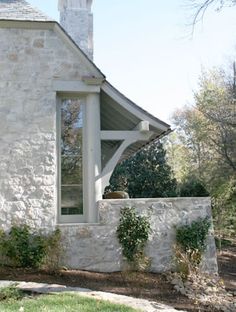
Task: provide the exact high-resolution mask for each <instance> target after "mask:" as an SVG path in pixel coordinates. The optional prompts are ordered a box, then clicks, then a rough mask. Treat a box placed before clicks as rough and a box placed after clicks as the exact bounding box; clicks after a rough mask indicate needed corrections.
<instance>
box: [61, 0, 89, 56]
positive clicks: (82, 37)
mask: <svg viewBox="0 0 236 312" xmlns="http://www.w3.org/2000/svg"><path fill="white" fill-rule="evenodd" d="M92 1H93V0H59V2H58V9H59V11H60V23H61V26H62V27H63V28H64V29H65V30H66V32H67V33H68V34H69V35H70V36H71V38H72V39H73V40H74V41H75V42H76V43H77V44H78V46H79V47H80V48H81V49H82V50H83V51H84V53H85V54H86V55H87V56H88V57H89V58H90V59H91V60H93V14H92V12H91V6H92Z"/></svg>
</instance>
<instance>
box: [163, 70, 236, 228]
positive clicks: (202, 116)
mask: <svg viewBox="0 0 236 312" xmlns="http://www.w3.org/2000/svg"><path fill="white" fill-rule="evenodd" d="M235 73H236V70H235V65H233V75H229V74H228V72H227V71H225V70H223V69H214V70H211V71H208V72H203V73H202V77H201V79H200V83H199V88H198V90H197V91H196V92H195V95H194V96H195V105H194V106H192V107H189V106H188V107H185V108H183V109H182V110H178V111H177V112H176V113H175V114H174V116H173V121H174V124H175V126H176V136H177V139H175V142H176V143H177V145H179V146H180V147H181V148H180V147H179V148H178V151H181V153H179V154H178V153H177V154H176V153H175V154H174V153H173V151H172V149H173V147H172V145H173V144H172V142H168V144H167V145H166V146H167V156H168V160H169V162H170V163H176V162H177V163H180V165H175V167H174V170H175V175H176V176H177V177H178V182H180V183H181V185H182V187H183V186H184V184H185V185H186V187H185V190H188V191H190V190H191V185H192V187H193V186H194V184H195V191H196V190H197V189H199V190H200V188H199V185H198V183H196V182H197V181H198V182H200V183H201V184H202V185H203V186H204V187H205V188H206V189H207V191H208V192H209V193H210V195H211V196H212V197H213V198H214V203H215V204H214V211H215V220H218V219H219V220H218V221H219V222H218V223H219V224H224V225H225V226H226V227H227V226H229V225H230V224H231V225H230V226H231V228H234V229H236V219H235V213H233V212H235V210H236V199H235V197H236V196H235V194H236V190H235V174H236V152H235V151H236V79H235V77H236V74H235ZM175 149H177V147H175ZM183 163H184V164H183ZM193 177H194V180H195V181H193ZM182 191H183V189H182ZM182 195H183V194H182ZM191 195H192V196H194V194H191ZM223 212H224V213H223ZM232 215H234V217H233V219H232V218H231V221H230V223H229V216H232ZM219 216H220V218H219Z"/></svg>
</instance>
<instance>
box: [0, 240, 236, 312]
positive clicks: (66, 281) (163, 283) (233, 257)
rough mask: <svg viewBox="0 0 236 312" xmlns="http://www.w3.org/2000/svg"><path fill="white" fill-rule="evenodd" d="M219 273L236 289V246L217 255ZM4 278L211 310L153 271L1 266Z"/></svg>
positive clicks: (194, 311) (177, 306) (193, 309)
mask: <svg viewBox="0 0 236 312" xmlns="http://www.w3.org/2000/svg"><path fill="white" fill-rule="evenodd" d="M218 264H219V273H220V275H221V277H222V278H223V279H224V281H225V285H226V287H227V288H228V289H229V290H231V291H235V292H236V246H233V247H230V248H228V249H227V250H224V251H223V252H222V253H221V254H219V255H218ZM0 279H1V280H15V281H30V282H40V283H50V284H62V285H67V286H73V287H82V288H89V289H92V290H99V291H106V292H113V293H116V294H122V295H128V296H134V297H139V298H144V299H150V300H154V301H157V302H160V303H165V304H167V305H171V306H173V307H174V308H176V309H181V310H185V311H191V312H197V311H209V310H207V309H205V308H203V307H199V306H196V305H195V304H194V302H193V301H191V300H189V299H188V298H187V297H185V296H182V295H180V294H179V293H177V292H176V291H175V290H174V289H173V286H172V285H171V284H170V283H168V282H167V280H166V278H165V276H164V275H162V274H153V273H127V272H123V273H122V272H116V273H95V272H86V271H79V270H67V271H66V270H61V271H59V272H57V273H54V274H52V273H49V272H45V271H38V270H32V269H12V268H3V267H2V268H0Z"/></svg>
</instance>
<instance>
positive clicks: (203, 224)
mask: <svg viewBox="0 0 236 312" xmlns="http://www.w3.org/2000/svg"><path fill="white" fill-rule="evenodd" d="M210 226H211V222H210V220H209V218H208V217H206V218H204V219H202V218H199V219H198V220H197V221H194V222H192V223H191V224H189V225H183V226H180V227H178V228H177V230H176V242H177V246H179V247H180V248H181V249H182V250H183V251H184V252H185V253H186V254H188V255H189V259H191V261H192V262H194V263H196V264H199V263H200V262H201V258H202V254H203V252H204V251H205V249H206V238H207V235H208V232H209V228H210Z"/></svg>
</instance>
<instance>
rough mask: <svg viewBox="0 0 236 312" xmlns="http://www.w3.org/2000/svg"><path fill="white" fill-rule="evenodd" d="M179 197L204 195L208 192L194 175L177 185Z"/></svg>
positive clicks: (207, 194)
mask: <svg viewBox="0 0 236 312" xmlns="http://www.w3.org/2000/svg"><path fill="white" fill-rule="evenodd" d="M179 196H180V197H205V196H209V192H208V191H207V190H206V188H205V186H204V185H203V184H202V183H201V181H199V180H198V179H197V178H196V177H194V176H192V177H188V178H187V180H186V181H184V182H183V183H181V184H180V185H179Z"/></svg>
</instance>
